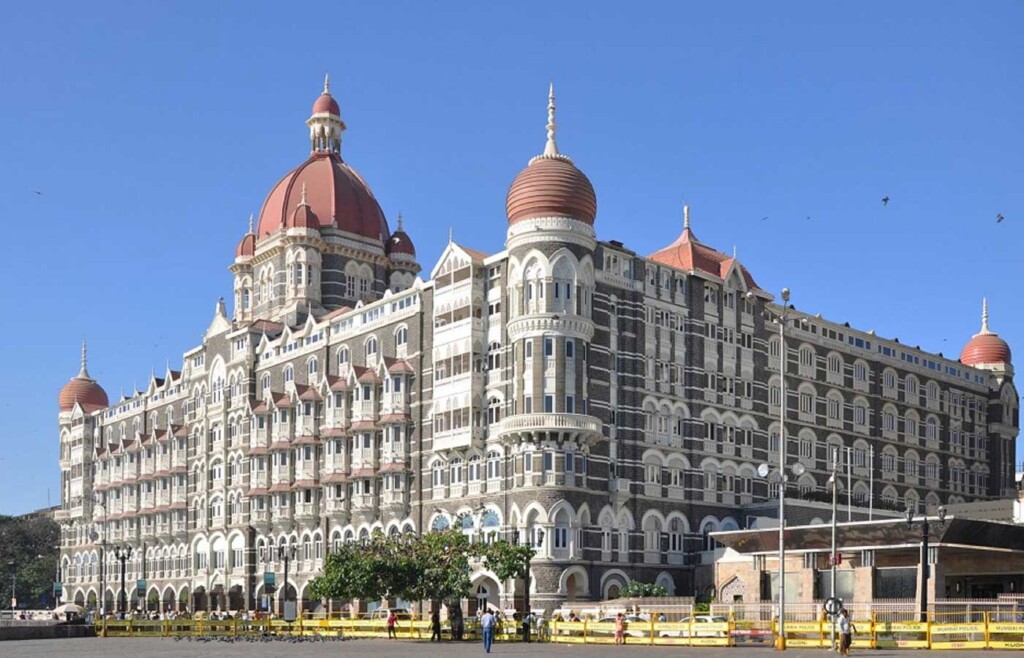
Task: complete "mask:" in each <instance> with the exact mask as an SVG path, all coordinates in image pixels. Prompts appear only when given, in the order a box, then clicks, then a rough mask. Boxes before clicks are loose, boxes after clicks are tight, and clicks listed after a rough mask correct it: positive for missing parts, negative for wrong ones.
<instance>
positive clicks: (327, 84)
mask: <svg viewBox="0 0 1024 658" xmlns="http://www.w3.org/2000/svg"><path fill="white" fill-rule="evenodd" d="M324 93H325V94H329V93H331V74H330V73H324Z"/></svg>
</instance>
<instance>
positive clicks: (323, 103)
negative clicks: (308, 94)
mask: <svg viewBox="0 0 1024 658" xmlns="http://www.w3.org/2000/svg"><path fill="white" fill-rule="evenodd" d="M313 114H333V115H335V116H341V108H340V107H339V106H338V101H336V100H334V96H331V76H330V75H325V76H324V91H323V93H322V94H320V96H319V98H317V99H316V100H315V101H313Z"/></svg>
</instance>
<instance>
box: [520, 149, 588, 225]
mask: <svg viewBox="0 0 1024 658" xmlns="http://www.w3.org/2000/svg"><path fill="white" fill-rule="evenodd" d="M505 212H506V214H507V215H508V221H509V223H510V224H511V223H515V222H518V221H519V220H521V219H530V218H533V217H572V218H573V219H578V220H580V221H581V222H586V223H587V224H593V223H594V218H595V217H596V216H597V195H596V194H595V193H594V186H593V185H591V184H590V180H589V179H588V178H587V177H586V175H585V174H584V173H583V172H582V171H580V170H579V169H577V168H576V165H574V164H573V163H572V161H571V160H570V159H569V158H567V157H565V156H562V155H555V156H554V157H551V156H543V155H542V156H539V157H537V158H534V159H533V160H532V161H531V162H530V164H529V165H527V167H526V168H525V169H523V170H522V171H520V172H519V174H518V175H517V176H516V177H515V180H513V181H512V185H511V186H510V187H509V189H508V196H507V197H506V198H505Z"/></svg>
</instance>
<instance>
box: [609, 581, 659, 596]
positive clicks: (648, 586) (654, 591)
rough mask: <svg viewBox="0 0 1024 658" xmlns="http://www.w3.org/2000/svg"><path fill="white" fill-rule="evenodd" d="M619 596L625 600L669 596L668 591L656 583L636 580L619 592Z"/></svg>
mask: <svg viewBox="0 0 1024 658" xmlns="http://www.w3.org/2000/svg"><path fill="white" fill-rule="evenodd" d="M619 596H620V597H622V598H624V599H639V598H644V597H648V596H668V590H666V589H665V588H664V587H663V586H662V585H658V584H656V583H642V582H640V581H639V580H634V581H633V582H631V583H630V584H628V585H626V586H625V587H623V588H622V589H621V590H619Z"/></svg>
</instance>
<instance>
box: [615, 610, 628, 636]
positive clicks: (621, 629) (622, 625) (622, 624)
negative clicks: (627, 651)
mask: <svg viewBox="0 0 1024 658" xmlns="http://www.w3.org/2000/svg"><path fill="white" fill-rule="evenodd" d="M625 643H626V617H625V616H624V615H623V614H622V613H621V612H620V613H619V614H617V615H615V644H625Z"/></svg>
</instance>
